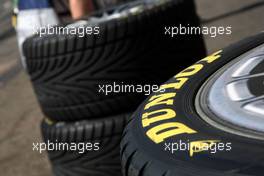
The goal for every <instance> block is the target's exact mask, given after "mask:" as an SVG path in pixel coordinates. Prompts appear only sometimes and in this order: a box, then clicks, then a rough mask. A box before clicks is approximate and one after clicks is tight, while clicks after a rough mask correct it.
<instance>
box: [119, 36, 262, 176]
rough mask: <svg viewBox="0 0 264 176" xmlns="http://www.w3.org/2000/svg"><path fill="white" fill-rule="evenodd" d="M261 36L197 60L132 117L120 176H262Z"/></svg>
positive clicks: (123, 148)
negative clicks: (122, 175) (121, 175)
mask: <svg viewBox="0 0 264 176" xmlns="http://www.w3.org/2000/svg"><path fill="white" fill-rule="evenodd" d="M263 80H264V33H260V34H258V35H256V36H253V37H250V38H247V39H245V40H242V41H240V42H238V43H236V44H233V45H231V46H229V47H227V48H225V49H223V50H220V51H217V52H215V53H214V54H212V55H210V56H208V57H206V58H204V59H202V60H200V61H198V62H197V63H196V64H194V65H192V66H190V67H188V68H186V69H185V70H183V71H182V72H180V73H178V74H177V75H176V76H174V77H173V78H171V79H170V80H169V81H167V82H166V83H164V84H163V85H161V87H160V91H159V92H158V93H154V94H152V95H151V96H150V97H149V98H147V99H146V100H145V101H144V103H142V104H141V105H140V107H139V108H138V109H137V111H136V112H135V113H134V114H133V117H132V120H131V122H130V123H129V124H128V126H127V127H126V128H125V130H124V134H123V138H122V142H121V157H122V170H123V174H124V176H261V175H263V171H264V119H263V116H264V111H263V109H264V91H263V90H264V89H263Z"/></svg>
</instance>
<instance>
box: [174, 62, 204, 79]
mask: <svg viewBox="0 0 264 176" xmlns="http://www.w3.org/2000/svg"><path fill="white" fill-rule="evenodd" d="M202 68H203V65H202V64H195V65H192V66H190V67H188V68H187V69H185V70H183V71H182V72H180V73H179V74H177V75H176V76H175V78H178V77H186V76H192V75H195V74H196V73H198V72H199V71H200V70H201V69H202Z"/></svg>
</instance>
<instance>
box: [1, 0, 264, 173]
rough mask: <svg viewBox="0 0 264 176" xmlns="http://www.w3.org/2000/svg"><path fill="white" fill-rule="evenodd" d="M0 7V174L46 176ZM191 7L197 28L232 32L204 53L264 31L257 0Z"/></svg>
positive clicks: (5, 7)
mask: <svg viewBox="0 0 264 176" xmlns="http://www.w3.org/2000/svg"><path fill="white" fill-rule="evenodd" d="M0 4H1V6H0V171H1V173H0V175H4V176H13V175H16V176H36V175H37V176H48V175H51V172H50V166H49V163H48V160H47V156H46V154H39V153H38V152H36V151H32V143H33V142H41V136H40V130H39V126H38V125H36V124H39V122H40V120H41V119H42V118H41V116H42V114H41V111H40V109H39V106H38V103H37V101H36V98H35V95H34V93H33V90H32V87H31V84H30V82H29V77H28V76H27V74H26V73H25V71H24V70H23V69H22V66H21V63H20V60H19V53H18V47H17V39H16V35H15V31H14V29H13V28H12V25H11V14H12V2H11V1H10V0H0ZM196 5H197V11H198V14H199V16H200V18H201V21H202V25H204V26H208V27H210V26H224V27H225V26H231V27H232V34H231V35H221V36H220V35H219V36H217V37H216V38H211V37H209V36H204V39H205V42H206V46H207V51H208V53H212V52H213V51H216V50H218V49H221V48H223V47H225V46H228V45H229V44H231V43H234V42H237V41H239V40H241V39H243V38H245V37H247V36H251V35H254V34H256V33H259V32H260V31H262V30H263V29H264V20H263V11H264V1H263V0H250V1H249V0H222V1H212V0H196ZM197 59H200V58H197Z"/></svg>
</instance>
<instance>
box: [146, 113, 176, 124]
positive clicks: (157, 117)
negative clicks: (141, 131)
mask: <svg viewBox="0 0 264 176" xmlns="http://www.w3.org/2000/svg"><path fill="white" fill-rule="evenodd" d="M174 117H176V112H175V111H174V110H172V109H161V110H157V111H152V112H150V113H148V112H146V113H144V114H143V115H142V126H143V127H146V126H149V125H150V124H151V123H155V122H158V121H161V120H166V119H171V118H174Z"/></svg>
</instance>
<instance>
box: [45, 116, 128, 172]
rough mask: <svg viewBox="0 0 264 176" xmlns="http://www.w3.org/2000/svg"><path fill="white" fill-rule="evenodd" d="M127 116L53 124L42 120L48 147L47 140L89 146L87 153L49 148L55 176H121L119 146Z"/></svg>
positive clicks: (81, 150)
mask: <svg viewBox="0 0 264 176" xmlns="http://www.w3.org/2000/svg"><path fill="white" fill-rule="evenodd" d="M129 117H130V116H129V115H128V114H125V115H124V114H123V115H116V116H112V117H107V118H103V119H100V120H94V121H80V122H75V123H64V122H58V123H55V124H52V123H50V121H48V120H47V119H46V120H44V121H43V122H42V134H43V138H44V141H45V143H46V144H47V145H48V141H49V143H52V144H55V143H57V144H61V145H62V144H64V143H67V144H71V143H75V144H78V145H83V143H89V144H87V145H89V149H88V150H86V151H84V150H83V149H82V147H81V146H80V147H79V149H80V150H79V151H78V150H77V151H73V150H62V147H60V148H59V147H57V150H56V148H52V146H51V147H50V148H51V149H53V150H48V156H49V158H50V161H51V163H52V168H53V172H54V174H55V175H56V176H87V175H89V176H113V175H117V176H118V175H121V163H120V157H119V151H120V148H119V145H120V140H121V134H122V132H123V129H124V127H125V125H126V123H127V121H128V119H129ZM96 143H99V144H96ZM75 144H74V145H75ZM90 145H91V146H90ZM57 146H58V145H57ZM98 147H99V150H98ZM59 149H60V150H59ZM65 149H66V147H65ZM89 150H90V151H89ZM83 151H84V152H83Z"/></svg>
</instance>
